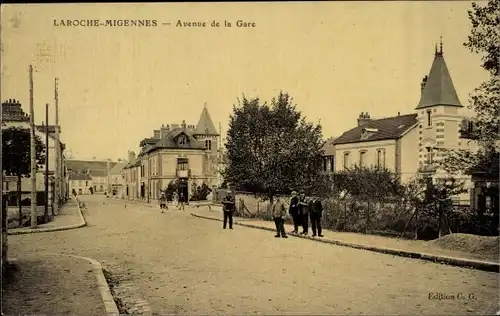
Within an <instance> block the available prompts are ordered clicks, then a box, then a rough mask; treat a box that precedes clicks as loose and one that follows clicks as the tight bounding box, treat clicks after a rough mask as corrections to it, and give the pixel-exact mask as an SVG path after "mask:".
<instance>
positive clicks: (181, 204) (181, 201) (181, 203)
mask: <svg viewBox="0 0 500 316" xmlns="http://www.w3.org/2000/svg"><path fill="white" fill-rule="evenodd" d="M179 210H183V211H184V193H183V192H181V193H180V194H179Z"/></svg>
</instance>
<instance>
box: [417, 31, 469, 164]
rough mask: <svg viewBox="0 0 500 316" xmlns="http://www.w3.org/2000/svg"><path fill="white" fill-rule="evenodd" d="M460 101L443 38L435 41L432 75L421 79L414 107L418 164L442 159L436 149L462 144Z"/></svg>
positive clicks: (430, 73)
mask: <svg viewBox="0 0 500 316" xmlns="http://www.w3.org/2000/svg"><path fill="white" fill-rule="evenodd" d="M462 107H463V105H462V104H461V103H460V100H459V98H458V95H457V92H456V90H455V87H454V85H453V81H452V79H451V76H450V73H449V71H448V67H447V66H446V62H445V60H444V56H443V42H442V40H441V42H440V45H439V51H438V48H437V45H436V48H435V52H434V61H433V62H432V66H431V70H430V71H429V75H428V76H425V77H424V78H423V80H422V83H421V96H420V101H419V103H418V105H417V107H416V108H415V110H416V111H417V115H418V121H419V127H418V128H419V143H418V150H419V166H420V167H421V168H422V167H426V166H431V165H432V164H433V163H434V162H435V161H436V159H439V154H438V153H437V149H439V148H446V149H454V148H459V147H460V127H461V121H462V118H461V116H460V115H459V113H458V110H459V109H460V108H462Z"/></svg>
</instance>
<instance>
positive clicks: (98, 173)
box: [89, 170, 107, 177]
mask: <svg viewBox="0 0 500 316" xmlns="http://www.w3.org/2000/svg"><path fill="white" fill-rule="evenodd" d="M89 172H90V176H91V177H105V176H106V175H107V173H106V170H90V171H89Z"/></svg>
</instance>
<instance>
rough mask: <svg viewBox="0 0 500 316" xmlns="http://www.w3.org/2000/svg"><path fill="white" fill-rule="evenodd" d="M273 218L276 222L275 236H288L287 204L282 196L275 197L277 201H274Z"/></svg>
mask: <svg viewBox="0 0 500 316" xmlns="http://www.w3.org/2000/svg"><path fill="white" fill-rule="evenodd" d="M272 207H273V209H272V210H273V218H274V224H276V235H275V236H274V237H276V238H279V237H282V238H288V236H287V235H286V233H285V218H284V217H285V215H286V210H285V204H284V203H283V200H282V199H281V198H280V197H275V201H274V203H273V206H272Z"/></svg>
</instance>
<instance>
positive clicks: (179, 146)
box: [122, 105, 220, 201]
mask: <svg viewBox="0 0 500 316" xmlns="http://www.w3.org/2000/svg"><path fill="white" fill-rule="evenodd" d="M219 138H220V133H219V132H218V131H217V129H216V128H215V126H214V123H213V121H212V119H211V117H210V114H209V113H208V109H207V106H206V105H205V106H204V108H203V110H202V112H201V115H200V118H199V120H198V123H197V124H196V125H190V124H186V122H185V121H182V123H181V124H167V125H162V126H161V128H160V129H157V130H154V131H153V136H152V137H149V138H144V139H143V140H142V141H141V142H140V144H139V146H140V152H139V154H138V155H137V157H136V156H135V153H134V152H129V159H128V160H129V161H128V164H127V166H125V168H123V171H122V172H123V175H124V178H125V194H124V196H125V198H128V199H142V200H147V201H149V200H157V199H158V198H159V196H160V193H161V190H163V189H165V188H166V187H167V186H168V184H169V183H170V182H172V181H177V183H178V185H179V192H182V193H183V194H184V196H185V197H188V198H189V197H191V195H192V193H193V191H194V190H195V188H196V187H197V186H200V185H202V184H206V185H208V186H209V187H210V188H212V187H214V186H217V185H219V184H220V183H219V182H220V176H219V172H218V171H219V156H220V151H219Z"/></svg>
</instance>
